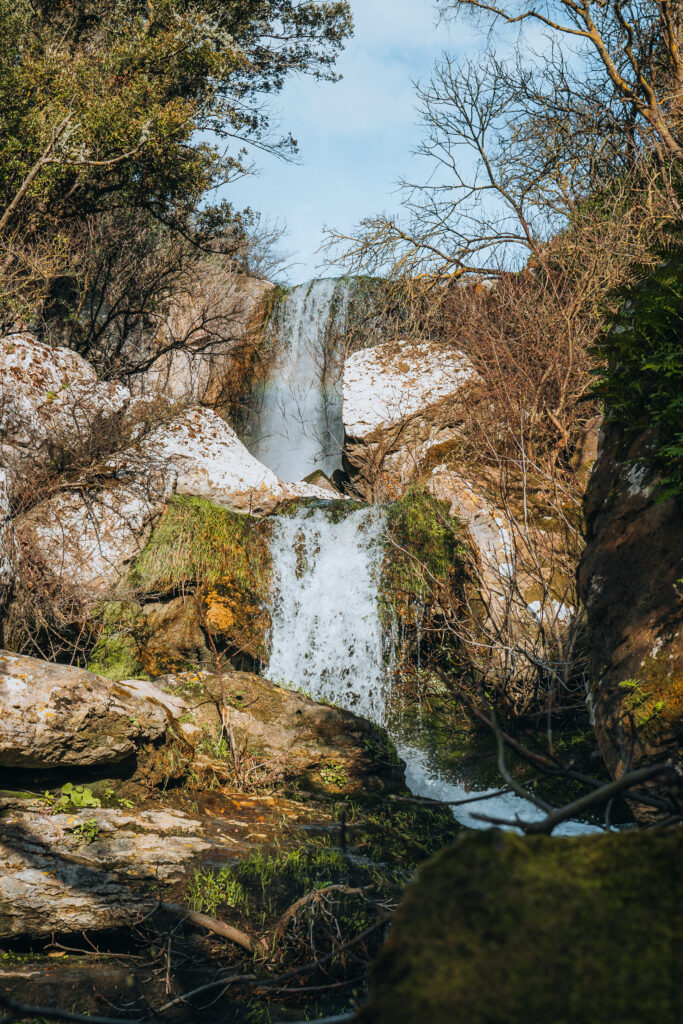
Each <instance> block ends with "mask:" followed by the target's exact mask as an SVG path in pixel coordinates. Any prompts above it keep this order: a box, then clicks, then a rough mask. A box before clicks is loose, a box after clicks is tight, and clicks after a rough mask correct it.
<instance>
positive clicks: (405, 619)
mask: <svg viewBox="0 0 683 1024" xmlns="http://www.w3.org/2000/svg"><path fill="white" fill-rule="evenodd" d="M465 556H466V549H465V547H464V544H463V532H462V529H461V527H460V523H459V521H458V520H457V519H456V518H455V517H454V516H451V514H450V511H449V507H448V505H447V504H446V503H445V502H443V501H440V500H439V499H438V498H436V497H434V496H433V495H432V494H430V493H429V491H428V490H427V489H426V488H424V487H421V486H419V485H415V486H413V487H411V488H410V489H409V490H408V491H407V492H406V494H404V496H403V497H402V498H400V499H399V500H398V501H394V502H392V503H391V504H389V505H387V506H386V544H385V556H384V561H383V565H382V575H381V581H380V591H381V598H382V605H383V609H384V614H385V617H386V618H387V620H388V621H387V627H389V624H390V622H391V620H393V621H394V622H396V623H397V624H398V627H399V637H398V640H399V643H398V649H397V652H396V653H397V668H398V669H399V670H400V671H401V673H402V674H403V675H404V676H407V677H410V675H411V674H412V670H413V669H414V668H415V667H416V666H417V665H418V664H423V665H428V664H429V663H430V662H438V663H439V664H441V665H442V666H443V667H448V668H450V667H452V664H453V660H454V656H455V647H456V644H455V634H454V632H453V630H452V629H450V628H449V621H452V620H453V619H454V618H455V617H456V616H457V614H458V612H459V609H460V606H461V594H462V589H463V585H464V582H465Z"/></svg>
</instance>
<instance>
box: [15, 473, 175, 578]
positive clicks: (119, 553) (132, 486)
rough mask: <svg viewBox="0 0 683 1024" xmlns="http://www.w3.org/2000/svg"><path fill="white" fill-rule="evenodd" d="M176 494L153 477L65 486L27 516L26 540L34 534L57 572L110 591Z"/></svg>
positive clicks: (22, 529)
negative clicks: (83, 487)
mask: <svg viewBox="0 0 683 1024" xmlns="http://www.w3.org/2000/svg"><path fill="white" fill-rule="evenodd" d="M170 493H171V489H170V487H167V488H166V490H165V491H164V489H163V487H162V488H158V487H155V486H154V481H153V480H151V482H150V485H149V486H146V485H145V484H143V483H140V482H135V481H134V482H131V483H129V484H119V483H117V482H116V481H113V482H112V483H111V484H110V485H108V486H106V487H102V488H100V489H99V490H98V491H92V492H90V491H83V492H81V491H65V492H63V493H60V494H56V495H55V496H54V497H52V498H49V499H47V500H46V501H43V502H41V503H40V504H39V505H37V506H36V507H35V508H33V509H31V511H30V512H28V513H27V514H26V515H24V516H22V517H21V519H20V520H19V521H18V524H17V526H18V532H19V537H20V541H22V542H25V541H26V540H29V539H30V541H31V542H32V543H34V544H35V545H36V547H37V549H38V551H39V552H40V555H41V557H42V559H43V561H44V562H45V563H46V565H47V566H48V567H49V569H50V570H51V571H52V572H53V573H54V574H55V575H56V576H58V577H61V578H62V579H64V580H67V581H68V582H70V583H72V584H74V585H78V586H82V587H84V588H85V589H86V590H87V591H88V592H89V593H90V596H91V597H96V596H98V595H101V596H106V595H107V594H108V593H109V592H110V591H111V590H112V589H113V588H114V587H115V586H116V584H117V583H118V582H119V580H121V578H122V577H123V576H124V575H125V573H126V571H127V569H128V566H129V564H130V563H131V562H132V561H133V559H134V558H136V557H137V555H138V554H139V553H140V552H141V551H142V549H143V547H144V546H145V544H146V543H147V540H148V539H149V536H150V534H151V530H152V525H153V523H154V520H155V519H156V518H157V517H158V516H159V515H160V514H161V512H162V511H163V509H164V507H165V501H166V499H167V498H168V497H169V496H170Z"/></svg>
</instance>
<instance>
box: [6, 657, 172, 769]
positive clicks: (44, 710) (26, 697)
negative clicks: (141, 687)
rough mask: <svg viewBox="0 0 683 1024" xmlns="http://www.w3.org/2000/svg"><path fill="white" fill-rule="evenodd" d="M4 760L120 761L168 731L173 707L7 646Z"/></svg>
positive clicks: (22, 764)
mask: <svg viewBox="0 0 683 1024" xmlns="http://www.w3.org/2000/svg"><path fill="white" fill-rule="evenodd" d="M0 709H1V710H0V766H2V767H12V768H42V769H44V768H49V767H55V766H61V767H74V768H75V767H79V768H82V767H86V766H89V765H100V764H115V763H116V762H118V761H122V760H123V759H124V758H127V757H129V756H131V755H132V754H134V753H135V752H136V750H137V749H138V748H139V747H140V746H141V745H142V744H144V743H148V742H152V741H156V740H159V739H161V738H163V737H164V736H165V733H166V729H167V727H168V724H169V717H170V716H169V711H168V709H167V708H166V707H165V705H164V704H163V703H162V702H160V701H159V700H158V699H155V698H154V696H153V695H152V694H150V693H149V692H146V693H144V694H141V693H139V692H136V690H135V688H134V687H133V688H130V687H126V686H125V685H115V684H112V683H111V682H109V681H108V680H105V679H102V678H101V677H99V676H95V675H93V674H92V673H91V672H86V671H85V670H84V669H79V668H76V667H75V666H72V665H57V664H54V663H52V662H46V661H40V660H39V659H37V658H29V657H26V656H24V655H18V654H12V653H10V652H9V651H2V652H1V653H0Z"/></svg>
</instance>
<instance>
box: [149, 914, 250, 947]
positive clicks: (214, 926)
mask: <svg viewBox="0 0 683 1024" xmlns="http://www.w3.org/2000/svg"><path fill="white" fill-rule="evenodd" d="M159 909H160V910H166V911H168V912H169V913H171V914H174V915H175V916H177V917H182V918H184V919H185V920H186V921H189V922H190V924H196V925H198V926H199V927H200V928H206V929H207V931H210V932H213V933H214V935H220V936H221V938H223V939H229V940H230V942H234V943H236V944H237V945H238V946H241V947H242V949H246V951H247V952H248V953H254V952H255V951H256V950H257V949H258V947H259V945H260V943H258V942H255V941H254V940H253V939H252V938H251V936H250V935H247V933H246V932H242V931H240V929H239V928H233V926H232V925H231V924H226V923H225V921H219V920H218V918H216V917H209V915H208V914H200V913H199V911H197V910H189V909H188V908H187V907H183V906H181V905H180V904H179V903H160V904H159Z"/></svg>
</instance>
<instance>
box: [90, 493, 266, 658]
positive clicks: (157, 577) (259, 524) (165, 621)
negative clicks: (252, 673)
mask: <svg viewBox="0 0 683 1024" xmlns="http://www.w3.org/2000/svg"><path fill="white" fill-rule="evenodd" d="M269 530H270V523H268V522H267V521H264V520H258V519H255V518H252V517H251V516H246V515H241V514H238V513H235V512H229V511H228V510H226V509H224V508H221V507H219V506H218V505H214V504H212V503H211V502H210V501H206V500H205V499H203V498H187V497H176V498H173V499H172V500H171V502H170V504H169V507H168V509H167V511H166V512H165V514H164V516H163V518H162V519H161V521H160V522H159V524H158V525H157V527H156V528H155V530H154V533H153V534H152V537H151V539H150V541H149V543H148V544H147V546H146V547H145V549H144V551H143V552H142V553H141V555H140V556H139V558H138V559H137V560H136V562H135V564H134V565H133V567H132V569H131V571H130V573H129V575H128V579H127V581H126V590H127V593H128V595H129V596H133V597H134V598H135V599H136V600H137V601H138V602H139V603H140V605H141V606H142V608H141V614H142V619H140V620H139V621H138V629H137V634H138V635H141V636H143V637H145V638H146V639H145V640H144V642H143V643H142V645H141V646H140V644H139V642H138V647H139V660H140V662H141V665H142V667H143V669H144V671H145V672H146V673H147V674H149V675H151V676H154V675H159V674H161V673H164V672H169V671H178V670H182V669H186V668H189V667H190V666H202V667H205V668H208V667H210V666H211V664H212V663H213V662H214V660H215V657H216V653H220V654H225V656H226V657H227V658H230V657H233V656H234V657H236V658H238V660H239V659H244V658H247V659H250V663H252V664H253V663H256V662H258V661H259V660H261V659H264V658H265V657H266V656H267V636H268V631H269V628H270V616H269V614H268V611H267V606H268V597H269V591H270V581H271V568H270V551H269V547H268V536H269ZM130 635H131V633H130V630H128V632H127V636H129V637H130ZM110 642H111V637H110ZM136 642H137V641H136ZM214 648H215V650H214ZM239 664H240V665H241V661H239Z"/></svg>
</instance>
